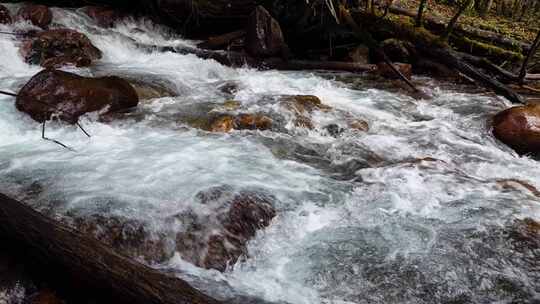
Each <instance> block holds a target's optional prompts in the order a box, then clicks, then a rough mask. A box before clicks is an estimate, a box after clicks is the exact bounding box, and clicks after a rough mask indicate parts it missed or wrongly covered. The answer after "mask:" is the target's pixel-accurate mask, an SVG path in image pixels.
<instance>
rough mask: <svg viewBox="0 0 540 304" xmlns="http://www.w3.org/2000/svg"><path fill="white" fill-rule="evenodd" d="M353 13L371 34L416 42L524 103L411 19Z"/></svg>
mask: <svg viewBox="0 0 540 304" xmlns="http://www.w3.org/2000/svg"><path fill="white" fill-rule="evenodd" d="M353 16H354V18H355V20H356V22H357V23H359V24H361V25H362V26H363V27H364V28H365V30H367V31H369V32H370V33H371V34H373V35H378V36H382V37H384V38H391V37H399V38H400V39H402V40H408V41H410V42H411V43H413V44H414V45H415V46H416V49H417V50H418V51H420V53H421V54H422V55H424V56H426V57H429V58H431V59H432V60H434V61H436V62H440V63H443V64H445V65H447V66H448V67H450V68H452V69H456V70H458V71H459V72H461V73H463V74H464V75H467V76H468V77H470V78H472V79H474V80H475V81H477V83H478V84H479V85H481V86H483V87H486V88H488V89H490V90H493V91H494V92H495V93H496V94H498V95H501V96H504V97H505V98H507V99H508V100H510V101H511V102H513V103H525V101H524V99H523V98H522V97H521V96H519V95H518V94H516V93H515V92H514V91H512V90H511V89H510V88H508V87H507V86H506V85H504V84H503V83H501V82H500V81H498V80H497V79H495V78H493V77H490V76H489V75H488V74H486V73H484V72H483V71H482V70H480V69H479V68H478V67H475V66H473V65H471V64H470V63H468V62H466V61H465V60H464V59H463V58H462V57H461V56H460V54H459V53H457V52H456V51H454V50H452V49H451V48H450V46H449V45H448V44H446V42H444V41H443V40H442V39H440V37H439V36H436V35H434V34H433V33H431V32H430V31H428V30H426V29H424V28H419V27H415V24H414V22H413V21H412V20H403V19H401V18H399V17H396V16H390V18H384V19H379V18H378V17H377V16H374V15H372V14H369V13H365V12H363V11H356V12H355V13H354V14H353Z"/></svg>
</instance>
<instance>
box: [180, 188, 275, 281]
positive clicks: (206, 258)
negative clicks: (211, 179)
mask: <svg viewBox="0 0 540 304" xmlns="http://www.w3.org/2000/svg"><path fill="white" fill-rule="evenodd" d="M196 200H197V201H198V202H199V203H200V206H197V207H196V208H195V210H200V209H204V210H205V212H204V214H197V213H196V212H194V211H192V212H187V213H184V214H180V215H178V216H177V218H178V219H179V220H180V221H182V222H183V224H184V225H183V226H184V231H185V232H182V233H179V234H178V235H177V239H176V241H177V245H176V246H177V250H178V251H179V252H180V254H181V255H182V258H183V259H185V260H187V261H189V262H191V263H193V264H195V265H197V266H199V267H202V268H208V269H217V270H219V271H224V270H225V269H226V268H227V266H229V265H232V264H234V263H235V262H236V261H237V260H238V259H239V258H240V257H241V256H244V255H246V254H247V247H246V244H247V242H248V241H249V240H250V239H251V238H253V237H254V236H255V234H256V233H257V231H258V230H260V229H262V228H264V227H267V226H268V225H270V222H271V220H272V219H273V218H274V217H275V215H276V211H275V209H274V207H273V202H274V201H275V200H276V199H275V197H273V196H272V195H270V194H267V193H263V192H259V191H258V192H252V191H240V192H239V193H234V191H233V190H232V189H231V188H229V187H226V186H222V187H214V188H211V189H209V190H206V191H203V192H200V193H199V194H197V196H196Z"/></svg>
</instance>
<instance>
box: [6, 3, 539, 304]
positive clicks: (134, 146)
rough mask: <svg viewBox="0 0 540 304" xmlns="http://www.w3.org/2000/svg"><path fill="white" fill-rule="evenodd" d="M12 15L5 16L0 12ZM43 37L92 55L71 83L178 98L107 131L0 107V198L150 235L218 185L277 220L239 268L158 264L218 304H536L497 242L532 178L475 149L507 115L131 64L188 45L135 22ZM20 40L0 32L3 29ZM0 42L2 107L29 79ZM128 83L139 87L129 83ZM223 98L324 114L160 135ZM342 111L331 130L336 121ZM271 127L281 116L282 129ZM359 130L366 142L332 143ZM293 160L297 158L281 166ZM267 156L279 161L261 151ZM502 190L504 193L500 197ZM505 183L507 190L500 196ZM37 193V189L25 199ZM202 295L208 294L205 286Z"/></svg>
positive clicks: (363, 89)
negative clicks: (273, 202)
mask: <svg viewBox="0 0 540 304" xmlns="http://www.w3.org/2000/svg"><path fill="white" fill-rule="evenodd" d="M8 7H9V8H11V9H13V10H15V9H16V6H15V5H8ZM54 20H55V23H56V25H55V26H58V27H68V28H73V29H77V30H79V31H81V32H84V33H85V34H87V35H88V36H89V38H90V39H91V40H92V42H93V43H94V44H95V45H96V46H97V47H98V48H99V49H101V50H102V51H103V53H104V57H103V59H101V60H100V61H98V62H97V64H96V66H95V67H92V68H86V69H76V68H70V69H68V70H69V71H72V72H76V73H79V74H81V75H103V74H115V75H120V76H122V75H124V76H126V77H132V76H133V75H138V76H137V77H143V78H144V77H146V78H148V79H155V78H158V79H161V80H163V81H166V82H167V83H168V84H169V85H172V86H174V90H175V91H177V92H178V94H179V97H164V98H159V99H153V100H149V101H144V102H143V103H142V104H141V105H140V106H139V109H138V114H140V115H135V118H133V119H128V120H121V121H117V122H113V123H109V124H105V123H101V122H98V121H96V119H94V118H95V117H94V116H93V115H88V116H87V117H85V118H83V120H82V123H83V125H84V126H85V127H86V129H87V131H89V132H90V133H91V134H92V138H86V137H85V136H84V134H82V133H81V132H79V131H78V130H77V129H76V128H75V127H72V126H66V125H63V124H58V123H51V124H50V125H49V126H48V129H47V133H48V136H49V137H52V138H56V139H61V140H62V141H63V142H65V143H67V144H69V145H70V146H71V147H73V148H74V149H75V150H76V152H74V153H71V152H67V151H66V150H63V149H61V148H60V147H59V146H57V145H55V144H53V143H50V142H47V141H43V140H41V138H40V136H41V133H40V125H39V124H38V123H36V122H34V121H32V120H31V119H30V118H29V117H28V116H27V115H26V114H24V113H20V112H18V111H17V110H16V109H15V107H14V100H13V98H10V97H7V96H0V176H1V178H0V189H1V190H2V191H3V192H7V193H9V194H11V195H13V196H15V197H19V198H26V199H27V200H28V202H29V203H31V204H32V205H33V206H34V207H35V208H37V209H39V210H41V211H43V212H48V213H50V214H53V215H58V216H62V215H65V214H82V215H85V214H88V215H90V214H107V215H121V216H124V217H128V218H133V219H138V220H142V221H144V222H146V223H148V225H150V226H152V227H154V229H157V230H160V229H170V227H165V225H166V224H165V223H166V221H165V219H166V218H169V217H170V216H174V215H175V214H178V213H179V212H181V211H183V210H185V209H186V208H188V207H190V204H191V202H192V201H193V197H194V196H195V195H196V194H197V193H198V192H199V191H201V190H205V189H208V188H210V187H214V186H218V185H230V186H232V187H234V188H236V189H245V188H257V189H264V190H266V191H268V192H270V193H272V194H273V195H275V196H276V198H277V199H278V200H277V204H278V205H277V206H276V209H277V212H278V215H277V217H276V218H275V219H274V220H273V222H272V224H271V225H270V227H268V228H267V229H265V230H264V231H261V232H260V233H258V235H257V237H256V238H255V239H254V240H252V241H251V242H250V244H249V258H248V259H247V260H245V261H241V262H238V263H237V264H236V265H235V266H234V267H232V268H231V269H229V270H227V271H226V272H225V273H219V272H217V271H212V270H204V269H200V268H197V267H195V266H193V265H191V264H189V263H187V262H185V261H183V260H182V259H181V257H180V255H178V254H177V255H176V256H175V257H174V258H173V259H171V260H170V261H168V262H167V263H165V264H162V265H155V267H159V268H161V269H164V270H169V271H176V272H177V273H178V275H180V276H182V277H184V278H186V279H188V280H190V281H191V282H192V283H193V284H194V285H195V286H197V287H199V288H202V289H208V290H207V292H209V293H211V294H213V295H214V296H216V297H218V298H222V299H227V298H232V297H237V296H238V295H243V296H251V297H256V298H260V299H264V300H266V301H269V302H289V303H443V302H444V303H470V302H474V303H487V302H500V303H506V302H512V301H515V302H516V303H531V302H534V301H540V277H539V276H540V275H539V267H540V266H539V264H540V262H539V261H538V260H536V261H535V260H534V259H533V261H532V263H531V262H527V261H529V260H528V258H529V257H526V256H523V255H522V254H520V253H518V252H515V251H514V249H513V248H512V247H511V246H510V242H509V241H508V240H507V239H506V238H505V237H504V233H502V232H501V231H504V229H506V227H508V225H509V224H511V223H512V222H513V220H515V219H521V218H524V217H530V218H533V219H536V220H540V198H538V197H536V196H534V193H533V192H531V190H530V189H528V188H527V187H524V186H523V184H524V183H527V184H530V185H532V186H535V187H537V188H540V166H539V165H538V162H537V161H535V160H532V159H529V158H527V157H519V156H518V155H516V154H515V153H514V152H513V151H511V150H510V149H509V148H508V147H505V146H504V145H502V144H500V143H498V142H497V141H496V140H495V139H494V138H493V137H492V136H491V134H490V130H489V117H490V116H492V115H493V114H494V113H496V112H497V111H499V110H501V109H503V108H506V107H508V106H510V105H509V104H508V103H507V102H505V101H504V100H501V99H499V98H496V97H493V96H490V95H480V94H465V93H458V92H455V91H452V90H449V89H441V88H439V87H438V84H437V83H436V82H434V81H432V80H430V79H427V78H424V79H416V82H417V83H418V84H419V85H421V86H422V89H423V90H425V91H426V92H428V93H429V94H430V95H432V96H433V99H431V100H415V99H413V98H411V97H409V96H406V95H404V94H402V93H396V92H388V91H384V90H380V89H373V88H371V85H370V83H369V82H367V81H365V79H363V78H362V76H359V75H347V74H332V73H307V72H278V71H256V70H252V69H232V68H228V67H224V66H222V65H220V64H218V63H216V62H214V61H211V60H202V59H198V58H196V57H195V56H192V55H180V54H175V53H171V52H148V51H146V50H144V49H141V48H138V47H137V44H148V45H160V46H177V45H188V46H192V45H193V42H191V41H187V40H183V39H181V38H179V37H178V36H175V35H173V34H171V33H169V32H168V31H167V30H166V29H164V28H161V27H158V26H155V25H153V24H151V23H149V22H145V21H126V22H124V23H121V24H118V25H116V27H114V28H113V29H102V28H99V27H98V26H96V25H95V24H93V23H92V21H90V20H89V19H88V18H87V17H85V16H84V15H82V14H80V13H78V12H76V11H68V10H61V9H55V10H54ZM14 27H29V25H27V24H26V25H25V24H20V23H19V24H16V25H12V26H3V25H0V30H2V31H12V30H13V29H14ZM18 44H19V42H18V41H17V39H15V38H14V37H10V36H1V37H0V54H2V56H0V88H1V89H3V90H12V91H14V92H16V91H17V90H18V89H19V88H20V87H21V86H22V85H23V84H24V83H25V82H26V81H27V80H28V79H29V78H30V77H31V76H32V75H34V74H35V73H37V72H38V71H39V70H40V68H39V67H36V66H30V65H27V64H26V63H24V62H23V60H22V58H21V57H20V55H19V54H18ZM141 75H142V76H141ZM228 82H234V83H236V84H237V86H238V90H237V91H236V92H235V93H234V96H233V98H234V99H235V100H238V101H240V102H241V106H242V108H243V109H245V110H246V111H249V112H255V111H274V112H275V111H277V112H280V111H283V109H281V108H279V107H277V106H276V105H275V103H272V102H265V100H266V101H268V100H270V101H271V100H272V99H273V97H274V96H277V95H284V94H311V95H316V96H318V97H319V98H320V99H321V100H322V101H323V103H325V104H327V105H330V106H331V107H333V108H334V109H337V111H330V112H320V113H315V114H314V115H313V117H312V119H313V122H314V126H315V128H314V130H306V129H302V128H297V127H294V126H292V125H290V124H288V125H286V126H285V129H286V130H285V132H277V131H264V132H260V131H256V132H255V131H235V132H233V133H230V134H211V133H207V132H203V131H201V130H197V129H193V128H190V127H187V126H185V125H184V124H182V123H179V122H178V121H177V119H176V118H177V115H178V112H179V111H182V109H184V107H185V106H186V105H200V104H203V103H208V102H210V103H216V104H217V103H222V102H224V101H225V100H226V99H229V98H230V97H229V96H224V94H223V93H222V92H221V91H220V90H219V89H218V86H219V85H220V84H223V83H228ZM344 113H345V114H344ZM281 114H283V115H287V114H286V113H281ZM344 115H346V116H352V117H354V118H358V119H364V120H366V121H367V122H369V124H370V131H369V132H366V133H364V132H353V131H351V130H348V129H347V130H345V132H344V133H343V134H342V135H341V136H340V137H338V138H334V137H331V136H330V135H329V134H328V132H326V131H325V130H324V126H326V125H328V124H332V123H335V124H338V125H340V126H343V127H345V126H346V124H345V123H344V117H345V116H344ZM299 147H300V148H302V149H303V150H301V151H307V152H306V153H307V154H310V153H311V154H310V155H311V156H313V157H312V158H307V157H303V156H306V155H307V154H305V153H304V154H305V155H303V156H302V155H299V154H302V153H301V152H298V151H299V150H298V148H299ZM278 150H279V151H282V150H284V151H285V152H284V153H277V152H276V151H278ZM503 180H507V183H510V184H511V185H513V187H512V188H508V187H503V186H502V184H501V183H502V182H501V181H503ZM510 180H519V181H522V183H517V182H515V181H510ZM36 184H39V187H40V189H41V190H40V191H39V193H38V194H36V195H29V194H28V189H32V187H33V186H34V185H36ZM209 286H210V287H209Z"/></svg>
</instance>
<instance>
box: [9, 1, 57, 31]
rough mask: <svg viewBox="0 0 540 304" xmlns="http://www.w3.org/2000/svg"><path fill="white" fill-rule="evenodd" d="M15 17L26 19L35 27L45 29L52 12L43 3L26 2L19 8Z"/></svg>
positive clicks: (49, 21) (49, 22)
mask: <svg viewBox="0 0 540 304" xmlns="http://www.w3.org/2000/svg"><path fill="white" fill-rule="evenodd" d="M17 17H18V18H19V19H23V20H28V21H30V22H32V24H33V25H35V26H37V27H40V28H43V29H46V28H47V27H49V25H50V24H51V22H52V19H53V14H52V12H51V10H50V9H49V8H48V7H47V6H45V5H37V4H26V5H24V6H23V7H21V9H19V11H18V12H17Z"/></svg>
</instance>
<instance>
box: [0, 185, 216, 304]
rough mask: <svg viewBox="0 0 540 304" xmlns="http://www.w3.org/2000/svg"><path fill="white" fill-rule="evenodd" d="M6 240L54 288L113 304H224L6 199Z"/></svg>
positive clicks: (1, 215)
mask: <svg viewBox="0 0 540 304" xmlns="http://www.w3.org/2000/svg"><path fill="white" fill-rule="evenodd" d="M0 236H1V237H2V240H3V241H4V240H5V241H6V242H9V244H10V247H12V248H16V250H17V251H18V254H19V255H20V256H21V258H24V259H25V261H28V262H29V263H31V264H32V268H33V269H34V270H35V271H38V270H40V271H39V272H40V273H43V274H45V279H46V280H47V282H48V283H50V284H51V285H57V286H62V287H63V288H64V289H66V288H72V289H73V290H77V292H83V291H86V292H88V294H90V295H93V296H99V297H100V298H103V299H102V300H103V301H106V302H108V303H131V304H133V303H134V304H188V303H189V304H218V303H219V302H218V301H216V300H214V299H212V298H210V297H208V296H206V295H204V294H202V293H201V292H200V291H198V290H196V289H194V288H192V287H191V286H190V285H189V284H188V283H186V282H184V281H182V280H180V279H178V278H174V277H170V276H167V275H165V274H163V273H160V272H158V271H156V270H153V269H151V268H149V267H147V266H144V265H142V264H140V263H137V262H135V261H133V260H130V259H128V258H126V257H123V256H121V255H119V254H117V253H115V252H113V251H112V250H111V249H110V248H108V247H106V246H104V245H103V244H102V243H100V242H99V241H98V240H96V239H94V238H91V237H88V236H85V235H82V234H80V233H78V232H76V231H74V230H72V229H70V228H67V227H64V226H62V225H61V224H59V223H58V222H56V221H54V220H52V219H50V218H47V217H45V216H44V215H42V214H40V213H38V212H36V211H34V210H33V209H32V208H30V207H29V206H27V205H25V204H23V203H21V202H18V201H16V200H13V199H11V198H9V197H7V196H5V195H3V194H0Z"/></svg>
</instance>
